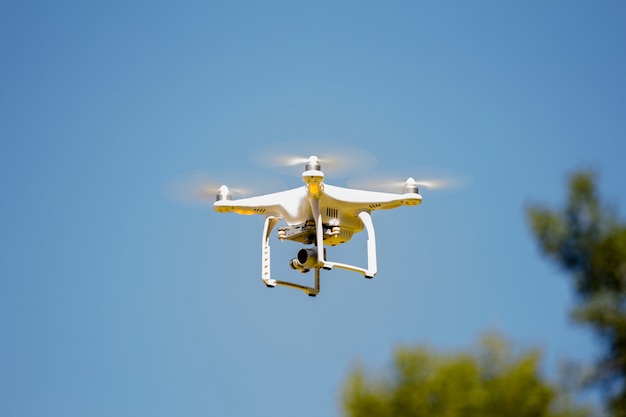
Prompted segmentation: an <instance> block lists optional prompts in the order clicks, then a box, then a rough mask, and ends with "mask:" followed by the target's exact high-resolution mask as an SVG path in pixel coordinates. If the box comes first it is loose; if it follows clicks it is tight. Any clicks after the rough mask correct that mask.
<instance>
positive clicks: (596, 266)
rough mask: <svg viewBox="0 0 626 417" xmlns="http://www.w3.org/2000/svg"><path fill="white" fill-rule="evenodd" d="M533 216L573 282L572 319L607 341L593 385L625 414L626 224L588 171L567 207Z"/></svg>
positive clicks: (575, 177) (534, 210) (535, 209)
mask: <svg viewBox="0 0 626 417" xmlns="http://www.w3.org/2000/svg"><path fill="white" fill-rule="evenodd" d="M528 218H529V222H530V225H531V227H532V230H533V232H534V234H535V236H536V238H537V241H538V243H539V246H540V248H541V250H542V251H543V252H544V254H545V255H547V256H548V257H549V258H550V259H552V260H553V261H555V262H556V263H557V264H559V265H560V266H561V267H563V268H564V269H565V271H567V272H568V273H569V274H570V276H571V278H572V281H573V286H574V289H575V292H576V304H575V307H574V309H573V311H572V316H573V318H574V319H575V320H576V321H578V322H580V323H583V324H586V325H589V326H591V327H592V328H593V329H594V330H595V332H596V333H597V334H598V335H599V337H600V338H601V340H603V341H604V342H605V346H606V350H605V353H604V355H603V357H602V358H601V359H600V360H599V362H598V363H597V364H596V366H595V370H594V373H593V375H592V377H591V379H590V382H591V383H596V384H600V385H601V386H602V387H604V389H605V391H606V394H607V397H608V400H609V409H610V410H611V411H612V412H613V414H614V415H615V416H626V225H625V224H624V223H621V222H620V221H619V220H618V218H617V215H616V214H615V211H614V210H613V209H612V208H611V207H608V206H606V205H605V204H604V203H603V202H602V201H601V200H600V197H599V195H598V192H597V189H596V176H595V174H594V173H593V172H583V171H581V172H576V173H574V174H572V175H571V176H570V179H569V196H568V200H567V203H566V204H565V207H563V208H562V209H560V210H553V209H550V208H546V207H544V206H541V205H534V206H531V207H530V208H529V209H528Z"/></svg>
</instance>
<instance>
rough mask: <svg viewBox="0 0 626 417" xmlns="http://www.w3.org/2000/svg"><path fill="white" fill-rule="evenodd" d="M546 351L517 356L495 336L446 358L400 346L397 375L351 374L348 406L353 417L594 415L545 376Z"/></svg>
mask: <svg viewBox="0 0 626 417" xmlns="http://www.w3.org/2000/svg"><path fill="white" fill-rule="evenodd" d="M540 356H541V355H540V353H539V352H538V351H537V350H534V349H529V350H527V351H524V352H522V353H519V354H514V353H513V351H512V349H511V348H510V345H509V343H508V342H507V341H506V340H505V339H503V338H502V337H500V336H498V335H495V334H492V335H487V336H485V337H484V338H483V339H482V341H481V343H480V344H479V346H478V348H477V349H474V350H470V351H468V352H458V353H451V354H441V353H437V352H436V351H434V350H431V349H429V348H427V347H425V346H417V347H400V348H398V349H397V350H396V351H395V354H394V360H393V366H392V369H391V373H389V374H387V375H385V374H383V375H371V372H370V373H368V372H367V371H365V370H364V369H363V367H362V366H359V367H356V368H355V369H354V370H353V371H352V372H351V373H350V375H349V376H348V378H347V381H346V382H345V385H344V390H343V397H342V401H343V408H344V412H345V414H346V415H347V416H350V417H366V416H367V417H409V416H411V417H420V416H438V417H452V416H454V417H473V416H476V417H492V416H493V417H501V416H519V417H525V416H528V417H531V416H532V417H557V416H558V417H573V416H580V417H582V416H587V415H589V411H588V410H586V409H585V408H582V407H576V406H574V405H573V404H572V403H571V401H570V400H569V396H568V394H567V393H565V392H564V391H563V390H561V389H560V388H559V387H557V386H556V385H551V384H549V383H547V382H546V381H544V380H543V379H542V377H541V376H540V374H539V363H540Z"/></svg>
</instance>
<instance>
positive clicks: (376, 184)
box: [348, 169, 470, 193]
mask: <svg viewBox="0 0 626 417" xmlns="http://www.w3.org/2000/svg"><path fill="white" fill-rule="evenodd" d="M397 171H399V170H397ZM402 171H406V172H416V171H424V170H423V169H422V170H410V169H407V170H402ZM417 178H418V179H414V178H413V177H409V178H408V179H407V177H402V176H401V175H400V174H398V173H389V172H387V173H381V174H377V175H369V176H365V177H361V178H354V179H351V180H350V181H348V186H349V187H352V188H360V189H366V190H371V191H384V192H398V193H399V192H406V191H407V188H408V189H413V187H416V188H422V187H423V188H426V189H428V190H442V189H452V188H461V187H464V186H467V185H468V184H469V183H470V180H469V179H468V178H466V177H463V176H461V175H459V174H451V173H439V174H438V175H423V176H417Z"/></svg>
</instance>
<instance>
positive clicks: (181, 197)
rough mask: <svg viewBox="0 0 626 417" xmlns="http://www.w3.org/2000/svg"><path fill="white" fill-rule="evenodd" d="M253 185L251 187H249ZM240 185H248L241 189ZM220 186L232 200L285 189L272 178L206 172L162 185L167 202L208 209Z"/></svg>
mask: <svg viewBox="0 0 626 417" xmlns="http://www.w3.org/2000/svg"><path fill="white" fill-rule="evenodd" d="M251 182H254V185H253V184H251ZM240 184H248V185H245V186H241V185H240ZM222 185H226V186H227V187H228V190H229V191H230V193H231V195H232V196H233V198H242V197H248V196H251V195H259V194H265V193H268V192H273V191H278V190H279V189H281V188H284V183H283V182H282V181H281V180H279V179H276V178H274V177H270V176H268V175H262V176H261V177H259V173H249V174H247V175H246V174H245V173H242V172H238V173H233V174H226V173H220V174H218V175H210V174H209V173H208V172H206V171H193V172H188V173H185V174H182V175H179V176H177V177H175V178H173V179H171V180H169V181H167V182H166V183H165V184H164V185H163V194H164V195H165V197H166V198H168V199H169V200H170V201H174V202H177V203H182V204H186V205H209V204H213V202H215V198H216V196H217V193H218V191H219V189H220V187H221V186H222Z"/></svg>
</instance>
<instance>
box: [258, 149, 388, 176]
mask: <svg viewBox="0 0 626 417" xmlns="http://www.w3.org/2000/svg"><path fill="white" fill-rule="evenodd" d="M285 149H297V150H298V153H291V152H289V153H285ZM312 155H315V156H316V157H317V159H318V160H319V163H320V165H321V168H322V171H323V172H324V173H326V174H328V175H329V176H332V177H335V178H337V177H342V176H348V175H351V174H353V173H354V172H356V171H358V170H363V169H371V168H372V167H374V166H375V165H376V158H375V157H374V155H372V154H371V153H369V152H367V151H364V150H363V149H360V148H357V147H350V146H346V145H338V144H333V143H319V142H317V141H313V142H294V143H290V142H288V143H282V144H274V145H270V146H267V147H265V148H263V149H261V150H259V151H257V152H255V153H253V154H252V155H251V156H250V159H251V161H252V163H253V164H255V165H256V166H259V167H261V168H279V169H280V168H286V169H287V170H289V171H293V170H294V169H295V168H297V169H298V170H299V171H301V170H302V168H304V166H305V165H306V164H307V163H308V162H309V159H310V157H311V156H312Z"/></svg>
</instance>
